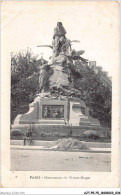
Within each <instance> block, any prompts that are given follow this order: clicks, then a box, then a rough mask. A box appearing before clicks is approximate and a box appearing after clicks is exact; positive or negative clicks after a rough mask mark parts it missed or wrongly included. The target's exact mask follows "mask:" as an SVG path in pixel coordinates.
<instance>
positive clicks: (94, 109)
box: [74, 63, 112, 127]
mask: <svg viewBox="0 0 121 195" xmlns="http://www.w3.org/2000/svg"><path fill="white" fill-rule="evenodd" d="M75 66H76V67H78V64H75ZM78 72H79V73H80V76H79V77H75V80H74V85H75V88H77V89H80V90H81V96H80V99H83V100H84V101H85V103H86V105H87V106H88V107H89V108H90V115H91V116H92V117H93V118H97V119H98V120H99V121H100V122H101V124H102V125H103V126H108V127H110V126H111V101H112V100H111V98H112V91H111V89H110V88H109V87H108V86H105V85H104V84H103V82H102V80H101V73H100V72H99V73H97V74H96V73H95V72H94V70H93V69H91V68H89V66H87V65H86V64H85V65H83V64H81V63H80V65H79V67H78Z"/></svg>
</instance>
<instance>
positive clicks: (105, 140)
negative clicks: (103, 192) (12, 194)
mask: <svg viewBox="0 0 121 195" xmlns="http://www.w3.org/2000/svg"><path fill="white" fill-rule="evenodd" d="M118 17H119V3H118V2H116V1H114V2H109V1H107V2H102V1H99V2H96V1H92V2H91V3H90V2H88V1H87V2H84V1H80V2H79V1H75V2H74V1H69V2H67V1H65V2H61V1H59V2H56V1H55V2H52V1H48V2H47V1H43V2H40V1H35V2H33V1H18V2H17V1H16V2H15V3H14V4H13V2H12V1H9V2H2V33H3V34H2V56H4V57H3V61H2V62H4V64H6V65H4V64H2V67H3V66H5V67H4V73H5V74H4V75H3V79H4V80H5V79H6V78H7V79H6V80H7V81H6V84H5V88H6V89H7V90H6V91H7V93H6V92H5V93H4V90H5V89H4V90H3V94H5V98H4V102H6V101H7V106H8V111H7V110H6V111H5V112H4V114H3V117H4V119H3V120H4V122H3V125H4V129H6V130H5V131H4V132H3V134H2V135H3V138H2V140H3V142H4V143H3V147H4V148H3V151H4V149H5V148H6V147H8V148H9V151H8V154H9V155H8V157H7V159H8V160H7V161H8V162H9V165H7V169H9V172H10V175H11V174H12V175H14V179H15V178H17V177H18V178H20V176H21V175H20V174H22V175H23V176H22V177H25V175H26V174H27V175H28V174H29V180H31V181H30V182H32V180H35V179H38V180H39V179H41V180H50V179H51V180H56V179H57V180H58V179H59V180H60V179H62V178H63V177H62V175H61V173H62V172H64V173H67V174H69V175H68V176H67V178H66V179H69V180H74V179H75V180H83V182H84V180H85V181H86V180H90V176H89V174H88V175H87V173H90V174H91V175H93V174H94V175H93V176H95V178H94V179H96V174H99V175H100V174H104V175H105V178H106V175H108V176H109V180H111V179H110V178H111V174H112V173H113V170H114V169H113V168H114V166H113V165H114V161H116V162H115V167H117V168H116V174H117V172H118V170H119V161H118V158H119V110H117V108H118V107H119V83H118V79H119V75H118V74H119V20H118V19H119V18H118ZM5 62H7V63H5ZM115 78H117V80H116V79H115ZM113 86H114V87H113ZM7 94H8V95H7ZM3 97H4V96H3ZM114 104H115V106H114V107H115V108H114V107H113V105H114ZM5 117H6V118H7V120H6V122H5ZM113 121H114V122H113ZM116 121H117V122H116ZM114 131H115V132H114ZM5 132H6V134H5ZM114 133H115V135H114ZM117 138H118V139H117ZM114 139H115V140H114ZM116 139H117V142H116ZM4 140H6V141H4ZM7 140H8V142H7ZM9 143H10V144H9ZM114 147H115V148H116V150H115V151H113V150H114ZM114 154H115V155H114ZM114 156H115V157H114ZM4 158H5V157H4ZM4 158H3V159H4ZM4 160H5V159H4ZM4 160H3V161H4ZM116 163H117V164H116ZM33 172H34V175H33V174H31V173H33ZM41 172H42V174H39V173H41ZM53 173H54V174H53ZM70 173H71V174H70ZM75 173H77V174H76V175H75ZM83 173H85V174H86V175H83ZM18 174H19V176H18ZM43 174H44V175H43ZM60 177H62V178H60ZM63 179H64V178H63ZM12 181H13V180H12ZM25 181H26V179H21V182H20V183H17V181H16V184H14V185H15V186H19V187H21V185H22V183H23V182H25ZM97 181H98V182H99V181H100V180H97ZM104 181H105V179H104ZM44 182H45V181H44ZM48 182H49V181H48ZM53 182H54V181H53ZM63 182H64V181H63ZM78 182H79V181H78ZM80 182H81V181H80ZM88 182H89V181H88ZM118 182H119V176H118V175H117V179H116V180H115V181H114V183H113V184H112V187H113V186H116V185H118ZM75 183H76V181H75ZM104 183H105V182H104ZM33 185H34V184H33ZM60 185H61V184H57V185H56V184H55V186H56V187H58V186H60ZM65 185H66V184H65ZM80 185H81V184H80ZM80 185H79V183H76V187H80ZM82 185H83V184H82ZM84 185H86V184H84ZM99 185H101V184H99ZM102 185H103V184H102ZM104 185H106V183H105V184H104ZM109 185H110V182H109V183H108V184H107V187H108V186H109ZM24 186H28V185H27V183H26V182H25V183H24ZM35 186H36V185H35ZM37 186H38V184H37ZM52 186H53V185H52ZM67 186H69V181H68V184H67ZM72 186H74V184H72Z"/></svg>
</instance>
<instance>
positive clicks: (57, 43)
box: [52, 22, 66, 57]
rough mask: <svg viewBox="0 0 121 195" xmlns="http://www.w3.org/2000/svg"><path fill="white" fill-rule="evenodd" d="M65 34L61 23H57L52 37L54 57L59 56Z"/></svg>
mask: <svg viewBox="0 0 121 195" xmlns="http://www.w3.org/2000/svg"><path fill="white" fill-rule="evenodd" d="M65 34H66V30H65V28H64V27H63V25H62V23H61V22H58V23H57V26H56V27H55V29H54V36H53V43H52V45H53V53H54V54H55V57H56V56H58V55H59V53H60V49H61V46H62V45H63V44H64V43H65V39H66V37H65Z"/></svg>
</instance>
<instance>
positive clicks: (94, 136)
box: [83, 130, 99, 139]
mask: <svg viewBox="0 0 121 195" xmlns="http://www.w3.org/2000/svg"><path fill="white" fill-rule="evenodd" d="M83 137H84V138H91V139H97V138H99V135H98V134H97V132H95V131H93V130H88V131H85V132H84V133H83Z"/></svg>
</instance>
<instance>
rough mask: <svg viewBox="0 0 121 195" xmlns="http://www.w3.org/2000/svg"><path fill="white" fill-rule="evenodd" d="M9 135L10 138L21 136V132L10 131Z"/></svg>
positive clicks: (17, 130) (16, 130) (18, 130)
mask: <svg viewBox="0 0 121 195" xmlns="http://www.w3.org/2000/svg"><path fill="white" fill-rule="evenodd" d="M10 135H11V136H22V135H23V133H22V132H21V130H20V129H12V130H11V132H10Z"/></svg>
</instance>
